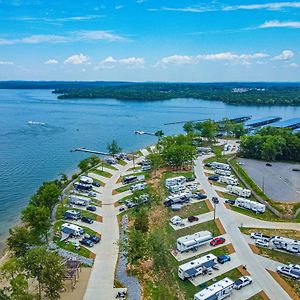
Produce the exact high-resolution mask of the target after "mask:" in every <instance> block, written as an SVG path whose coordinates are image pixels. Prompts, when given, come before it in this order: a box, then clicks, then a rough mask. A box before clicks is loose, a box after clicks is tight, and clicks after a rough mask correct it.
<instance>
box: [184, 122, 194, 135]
mask: <svg viewBox="0 0 300 300" xmlns="http://www.w3.org/2000/svg"><path fill="white" fill-rule="evenodd" d="M183 130H184V131H185V132H186V133H190V132H194V123H193V122H185V123H184V124H183Z"/></svg>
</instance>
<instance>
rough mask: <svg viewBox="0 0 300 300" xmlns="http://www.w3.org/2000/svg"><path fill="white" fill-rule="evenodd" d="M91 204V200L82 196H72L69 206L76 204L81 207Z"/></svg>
mask: <svg viewBox="0 0 300 300" xmlns="http://www.w3.org/2000/svg"><path fill="white" fill-rule="evenodd" d="M90 203H91V199H89V198H86V197H82V196H76V195H70V196H69V204H75V205H80V206H88V205H90Z"/></svg>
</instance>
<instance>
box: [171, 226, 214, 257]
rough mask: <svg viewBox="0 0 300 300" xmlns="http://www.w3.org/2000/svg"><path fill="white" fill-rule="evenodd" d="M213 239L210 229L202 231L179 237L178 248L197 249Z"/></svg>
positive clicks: (181, 250)
mask: <svg viewBox="0 0 300 300" xmlns="http://www.w3.org/2000/svg"><path fill="white" fill-rule="evenodd" d="M211 239H212V234H211V232H209V231H200V232H197V233H194V234H191V235H186V236H182V237H180V238H178V239H177V243H176V248H177V250H178V251H179V252H181V253H182V252H185V251H189V250H197V249H198V247H200V246H202V245H204V244H206V243H208V242H209V241H210V240H211Z"/></svg>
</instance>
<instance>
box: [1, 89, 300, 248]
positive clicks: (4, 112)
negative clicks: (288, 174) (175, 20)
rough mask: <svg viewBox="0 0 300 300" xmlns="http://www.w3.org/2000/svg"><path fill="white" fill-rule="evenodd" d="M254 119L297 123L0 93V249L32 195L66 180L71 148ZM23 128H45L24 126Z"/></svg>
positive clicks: (216, 107)
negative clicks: (199, 123) (205, 122)
mask: <svg viewBox="0 0 300 300" xmlns="http://www.w3.org/2000/svg"><path fill="white" fill-rule="evenodd" d="M242 115H253V116H254V117H255V118H256V117H257V118H259V117H265V116H270V115H279V116H282V117H283V118H285V119H287V118H293V117H300V107H262V106H260V107H257V106H232V105H226V104H224V103H222V102H217V101H203V100H195V99H173V100H166V101H155V102H150V101H119V100H114V99H99V100H94V99H76V100H57V99H56V96H55V95H53V94H52V93H51V91H50V90H0V181H1V182H2V184H1V185H0V243H1V242H4V239H5V235H6V234H7V232H8V229H9V227H11V226H13V225H14V224H16V222H18V216H19V213H20V211H21V210H22V208H23V207H24V206H25V205H26V203H27V202H28V200H29V197H30V195H32V194H33V193H34V191H35V190H36V189H37V188H38V187H39V186H40V184H41V183H42V182H43V181H47V180H52V179H54V178H56V177H57V176H58V175H59V173H60V172H65V173H67V174H71V173H72V171H74V170H75V169H76V166H77V164H78V162H79V160H81V159H83V158H84V157H86V155H85V154H82V153H71V152H70V150H71V149H72V148H75V147H79V146H85V147H87V148H92V149H98V150H102V151H105V150H106V145H107V143H109V142H110V141H111V140H112V139H116V140H117V141H118V142H119V144H120V145H121V147H122V148H123V149H124V150H125V151H131V150H136V149H139V148H141V147H143V146H146V145H149V144H151V143H153V142H155V140H156V139H155V137H152V136H136V135H134V134H133V131H134V130H144V131H149V132H154V131H156V130H158V129H162V130H163V131H164V132H165V133H166V134H173V133H178V132H180V131H181V128H182V124H177V125H169V126H164V125H163V124H164V123H166V122H174V121H184V120H197V119H205V118H213V119H221V118H222V117H237V116H242ZM28 121H39V122H44V123H46V125H45V126H39V125H28V123H27V122H28Z"/></svg>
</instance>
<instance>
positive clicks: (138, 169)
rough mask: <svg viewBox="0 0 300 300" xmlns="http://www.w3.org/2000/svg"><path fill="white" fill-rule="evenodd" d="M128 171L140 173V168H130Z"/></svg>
mask: <svg viewBox="0 0 300 300" xmlns="http://www.w3.org/2000/svg"><path fill="white" fill-rule="evenodd" d="M128 171H141V167H132V168H129V169H128Z"/></svg>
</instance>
